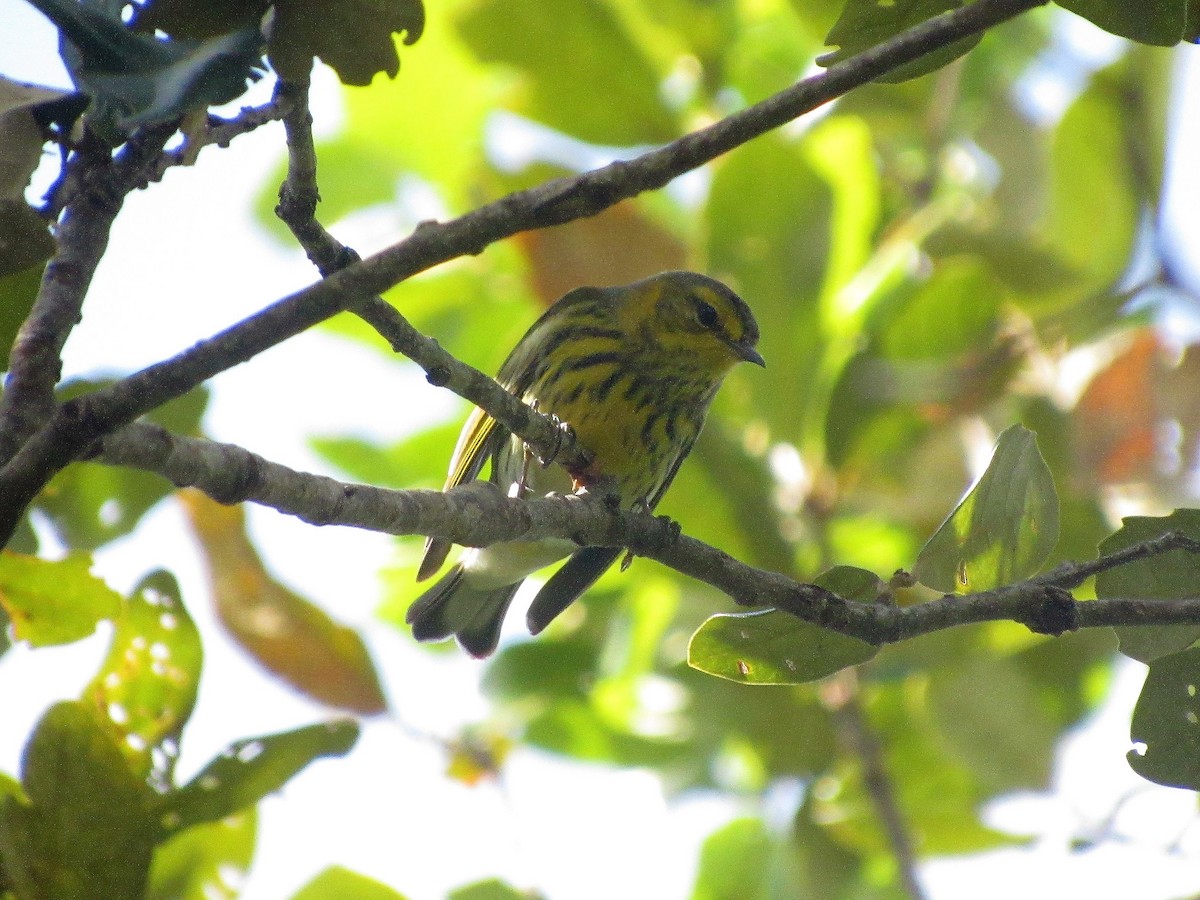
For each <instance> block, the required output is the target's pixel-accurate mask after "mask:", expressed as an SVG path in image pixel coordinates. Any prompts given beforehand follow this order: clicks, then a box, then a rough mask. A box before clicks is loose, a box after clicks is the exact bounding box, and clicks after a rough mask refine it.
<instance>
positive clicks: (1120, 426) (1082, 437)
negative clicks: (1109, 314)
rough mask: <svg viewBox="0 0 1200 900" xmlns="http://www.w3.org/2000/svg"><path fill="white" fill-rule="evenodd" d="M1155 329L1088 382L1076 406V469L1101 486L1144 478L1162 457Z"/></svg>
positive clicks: (1144, 334) (1136, 339)
mask: <svg viewBox="0 0 1200 900" xmlns="http://www.w3.org/2000/svg"><path fill="white" fill-rule="evenodd" d="M1160 352H1161V350H1160V347H1159V343H1158V339H1157V338H1156V337H1155V335H1154V331H1153V330H1152V329H1150V328H1146V329H1143V330H1142V331H1141V333H1140V334H1138V336H1137V337H1136V338H1135V339H1134V341H1133V343H1132V344H1131V345H1130V347H1129V349H1128V350H1126V351H1125V352H1124V353H1122V354H1121V355H1120V356H1118V357H1117V358H1116V359H1114V360H1113V361H1112V362H1111V363H1110V364H1109V365H1108V367H1107V368H1106V369H1104V370H1103V371H1101V372H1099V373H1098V374H1097V375H1096V376H1095V377H1093V378H1092V380H1091V381H1090V382H1089V383H1088V386H1087V390H1086V391H1084V393H1083V396H1082V397H1080V398H1079V402H1078V403H1076V404H1075V411H1074V419H1075V421H1074V426H1075V442H1074V443H1075V450H1076V452H1075V456H1076V460H1077V461H1076V466H1077V471H1078V472H1079V473H1080V474H1082V475H1083V476H1084V477H1086V478H1089V479H1090V480H1091V481H1093V482H1095V483H1098V484H1120V483H1122V482H1128V481H1136V480H1139V479H1140V478H1144V477H1145V475H1146V473H1147V472H1150V471H1153V469H1154V466H1155V463H1156V461H1157V458H1158V430H1159V428H1160V410H1159V408H1158V404H1157V403H1156V402H1155V396H1154V393H1155V392H1154V383H1155V381H1157V380H1158V376H1160V375H1161V373H1162V368H1163V367H1162V365H1161V363H1160V361H1159V354H1160Z"/></svg>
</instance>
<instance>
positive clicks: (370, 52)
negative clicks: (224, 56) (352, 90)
mask: <svg viewBox="0 0 1200 900" xmlns="http://www.w3.org/2000/svg"><path fill="white" fill-rule="evenodd" d="M268 9H270V10H271V11H272V12H273V16H274V18H273V20H272V22H271V28H270V29H269V35H268V40H267V53H268V56H270V59H271V65H272V67H273V68H274V69H275V71H276V72H278V73H279V74H280V75H281V76H282V77H284V78H287V79H291V80H303V79H307V78H308V75H309V72H310V71H311V70H312V62H313V57H314V56H317V57H320V59H321V61H322V62H324V63H326V64H327V65H329V66H330V67H331V68H332V69H333V70H334V71H335V72H337V74H338V78H339V79H341V81H342V83H343V84H353V85H359V86H365V85H368V84H370V83H371V79H372V78H373V77H374V76H375V75H376V74H378V73H380V72H383V73H386V74H387V76H388V77H389V78H395V77H396V73H397V72H398V71H399V69H400V60H399V58H398V57H397V56H396V46H395V42H394V40H393V38H392V35H393V34H400V33H401V32H403V33H404V43H405V44H412V43H413V42H415V41H416V40H417V38H419V37H420V36H421V32H422V30H423V29H424V27H425V11H424V8H423V6H422V4H421V2H420V0H325V2H323V3H321V4H320V7H319V8H316V9H315V8H314V7H313V5H312V4H311V3H307V2H305V0H278V2H275V3H268V2H267V0H152V2H150V3H148V4H147V6H146V9H145V12H144V13H142V15H140V16H139V17H138V20H137V22H138V28H139V29H140V30H143V31H154V30H155V29H159V30H162V31H165V32H167V33H168V34H170V35H172V36H174V37H185V38H197V39H201V38H211V37H214V36H216V35H218V34H224V33H225V32H227V31H229V30H230V29H233V28H257V27H258V25H259V23H260V22H262V20H263V16H264V15H265V14H266V13H267V11H268Z"/></svg>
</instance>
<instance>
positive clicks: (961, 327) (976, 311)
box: [879, 257, 1003, 361]
mask: <svg viewBox="0 0 1200 900" xmlns="http://www.w3.org/2000/svg"><path fill="white" fill-rule="evenodd" d="M1002 297H1003V293H1002V291H1001V289H1000V286H999V284H998V283H997V281H996V279H995V278H993V277H992V276H991V273H989V272H988V271H987V270H986V269H985V268H983V266H981V265H980V264H979V262H978V261H977V260H974V259H971V258H962V257H960V258H957V259H950V260H946V261H944V262H943V263H942V264H940V265H939V266H938V267H937V269H936V270H935V272H934V274H933V276H932V277H931V278H930V279H929V280H928V281H926V282H924V283H923V284H921V285H920V286H919V288H918V289H917V290H916V291H914V292H911V293H908V294H907V295H906V296H904V297H903V300H902V302H898V303H896V304H895V305H894V306H893V307H891V308H890V309H888V310H887V315H886V320H887V321H886V325H883V324H880V325H879V327H880V330H881V339H882V340H881V343H882V347H881V349H882V351H883V353H884V355H886V356H888V357H890V358H892V359H894V360H908V361H917V360H944V359H949V358H952V357H955V356H957V355H959V354H963V353H967V352H969V351H971V350H974V349H976V348H979V347H982V346H986V345H988V344H990V343H991V342H992V339H993V337H994V333H995V328H996V322H997V319H998V317H999V311H1000V301H1001V299H1002ZM965 298H970V300H969V302H964V299H965Z"/></svg>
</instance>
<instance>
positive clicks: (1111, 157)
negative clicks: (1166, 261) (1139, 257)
mask: <svg viewBox="0 0 1200 900" xmlns="http://www.w3.org/2000/svg"><path fill="white" fill-rule="evenodd" d="M1126 118H1127V112H1126V109H1125V106H1124V100H1123V97H1122V94H1121V92H1120V91H1117V90H1114V89H1113V88H1112V86H1111V85H1110V84H1109V83H1108V81H1107V80H1106V79H1104V78H1101V77H1099V76H1097V77H1096V78H1095V79H1094V81H1093V83H1092V85H1091V86H1090V87H1089V88H1088V89H1087V90H1086V91H1084V92H1083V93H1082V94H1080V95H1079V97H1078V99H1077V100H1076V101H1075V102H1074V103H1073V104H1071V106H1070V108H1069V109H1068V110H1067V111H1066V113H1065V114H1064V115H1063V118H1062V121H1061V122H1060V123H1059V125H1058V127H1057V128H1056V129H1055V130H1054V135H1053V147H1052V149H1051V175H1052V179H1051V186H1050V192H1049V208H1048V210H1047V214H1046V218H1045V223H1044V227H1043V231H1044V234H1045V238H1046V240H1047V241H1048V242H1049V247H1048V249H1049V250H1050V251H1051V252H1052V253H1053V254H1054V255H1055V256H1057V257H1058V259H1060V260H1061V261H1062V262H1063V263H1064V264H1065V265H1066V266H1068V267H1069V268H1070V269H1072V270H1074V271H1075V272H1077V273H1078V278H1077V279H1076V287H1075V294H1076V295H1084V296H1086V295H1087V294H1089V293H1093V292H1099V291H1103V290H1106V289H1108V288H1109V287H1111V285H1112V283H1113V282H1114V281H1116V279H1117V278H1119V277H1120V275H1121V273H1122V272H1124V270H1125V267H1126V266H1127V264H1128V262H1129V256H1130V253H1131V252H1132V249H1133V241H1134V237H1135V235H1136V233H1137V227H1138V219H1139V216H1140V214H1141V208H1140V207H1139V204H1138V199H1137V192H1136V191H1135V189H1134V184H1133V180H1132V169H1133V163H1132V159H1131V156H1130V148H1129V146H1128V142H1127V137H1126ZM1097 185H1103V186H1104V187H1103V190H1098V189H1097Z"/></svg>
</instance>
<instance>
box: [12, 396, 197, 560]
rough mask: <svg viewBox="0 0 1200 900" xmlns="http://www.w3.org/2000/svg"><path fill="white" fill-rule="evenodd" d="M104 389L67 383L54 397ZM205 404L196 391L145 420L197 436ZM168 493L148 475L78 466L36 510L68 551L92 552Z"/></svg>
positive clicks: (60, 477) (163, 482) (124, 530)
mask: <svg viewBox="0 0 1200 900" xmlns="http://www.w3.org/2000/svg"><path fill="white" fill-rule="evenodd" d="M108 384H111V381H90V380H82V379H80V380H75V381H71V382H68V383H67V384H66V385H65V386H64V387H63V388H62V389H61V390H60V391H59V392H58V395H57V397H58V399H59V400H60V401H61V400H67V399H70V398H73V397H78V396H82V395H84V394H86V393H88V392H90V391H92V390H96V389H98V388H102V387H105V386H107V385H108ZM207 403H208V391H207V389H205V388H196V389H193V390H191V391H189V392H188V393H186V394H184V395H183V396H181V397H178V398H176V399H174V400H172V401H170V402H169V403H166V404H164V405H163V406H161V407H160V408H158V409H156V410H154V411H153V412H151V413H150V414H149V415H147V416H146V418H147V419H148V420H149V421H151V422H153V423H155V424H157V425H161V426H163V427H164V428H167V429H169V430H171V431H174V432H177V433H179V434H188V435H191V434H198V433H199V425H200V419H201V417H202V416H203V414H204V410H205V408H206V406H207ZM172 490H174V488H173V487H172V486H171V484H170V482H168V481H166V480H165V479H164V478H162V477H161V476H159V475H154V474H152V473H150V472H142V471H138V470H134V469H125V468H120V467H115V466H105V465H101V464H99V463H89V462H77V463H74V464H72V465H70V466H68V467H67V468H65V469H63V470H62V471H61V472H59V473H58V475H56V476H55V477H54V479H53V480H52V481H51V482H50V484H49V485H47V487H46V488H45V490H43V491H42V493H41V494H39V495H38V498H37V500H36V501H35V504H36V506H37V507H38V508H39V509H41V510H42V511H44V512H45V513H46V515H47V516H48V517H49V518H50V522H51V524H52V525H53V526H54V530H55V531H56V533H57V535H58V537H59V539H60V540H62V542H63V543H65V544H66V545H67V546H68V547H73V548H76V549H81V550H94V549H96V548H97V547H100V546H102V545H103V544H106V543H108V542H109V541H112V540H114V539H116V538H118V537H122V536H123V535H126V534H128V533H129V532H131V531H132V530H133V529H134V528H135V527H136V526H137V523H138V522H139V521H141V518H142V516H143V515H145V513H146V512H147V511H148V510H149V509H150V508H151V507H153V506H154V504H156V503H157V502H158V501H159V500H161V499H162V498H163V497H165V496H167V495H168V494H169V493H171V491H172Z"/></svg>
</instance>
